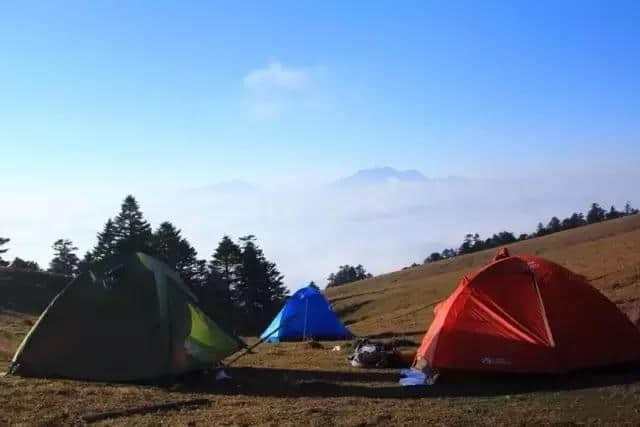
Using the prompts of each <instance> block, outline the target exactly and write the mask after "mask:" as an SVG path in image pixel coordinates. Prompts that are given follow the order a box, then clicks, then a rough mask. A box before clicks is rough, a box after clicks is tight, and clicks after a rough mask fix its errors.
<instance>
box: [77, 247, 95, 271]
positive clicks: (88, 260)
mask: <svg viewBox="0 0 640 427" xmlns="http://www.w3.org/2000/svg"><path fill="white" fill-rule="evenodd" d="M93 261H94V259H93V253H92V252H91V251H87V252H85V254H84V257H83V258H82V260H81V261H80V262H79V263H78V273H85V272H87V271H89V267H91V264H92V263H93Z"/></svg>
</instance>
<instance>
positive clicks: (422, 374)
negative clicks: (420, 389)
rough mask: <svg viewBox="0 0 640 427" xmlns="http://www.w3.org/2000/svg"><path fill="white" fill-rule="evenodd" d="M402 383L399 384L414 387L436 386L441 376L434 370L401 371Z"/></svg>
mask: <svg viewBox="0 0 640 427" xmlns="http://www.w3.org/2000/svg"><path fill="white" fill-rule="evenodd" d="M400 376H401V377H402V378H400V381H398V383H399V384H400V385H401V386H414V385H434V384H435V383H436V381H437V380H438V377H439V376H440V374H439V373H438V371H436V370H433V369H429V368H426V369H423V370H418V369H401V370H400Z"/></svg>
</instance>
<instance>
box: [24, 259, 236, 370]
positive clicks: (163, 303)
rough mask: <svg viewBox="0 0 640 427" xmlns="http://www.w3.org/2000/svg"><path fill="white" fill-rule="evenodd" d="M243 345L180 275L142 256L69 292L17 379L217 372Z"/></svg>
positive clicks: (99, 271)
mask: <svg viewBox="0 0 640 427" xmlns="http://www.w3.org/2000/svg"><path fill="white" fill-rule="evenodd" d="M242 346H243V343H242V342H241V341H240V340H239V339H237V338H235V337H233V336H231V335H228V334H227V333H225V332H224V331H222V330H221V329H220V328H219V327H218V326H217V325H216V324H215V323H214V322H213V321H212V320H211V319H210V318H209V317H207V316H206V315H205V314H204V313H203V312H202V311H201V310H200V309H199V308H198V303H197V299H196V297H195V296H194V295H193V294H192V293H191V291H190V290H189V289H188V288H187V286H186V285H185V284H184V283H183V282H182V280H181V279H180V277H179V276H178V274H177V273H176V272H174V271H172V270H171V269H170V268H169V267H168V266H167V265H165V264H163V263H162V262H160V261H158V260H156V259H154V258H152V257H150V256H148V255H145V254H142V253H136V254H134V255H131V256H129V257H123V258H122V259H120V260H118V261H117V262H112V263H110V264H109V265H98V266H96V267H92V268H91V270H89V271H88V272H86V273H83V274H81V275H80V276H78V277H77V278H76V279H74V280H73V281H72V282H71V283H69V284H68V285H67V287H66V288H65V289H64V290H62V292H60V293H59V294H58V295H57V296H56V297H55V298H54V300H53V301H52V302H51V304H50V305H49V307H47V309H46V310H45V311H44V313H43V314H42V315H41V316H40V319H38V321H37V322H36V324H35V325H34V326H33V328H32V329H31V331H30V332H29V334H28V335H27V336H26V337H25V339H24V341H23V342H22V344H21V345H20V347H19V348H18V350H17V352H16V354H15V356H14V357H13V365H12V366H13V372H14V373H17V374H20V375H28V376H40V377H66V378H77V379H87V380H102V381H132V380H145V379H151V378H157V377H162V376H168V375H176V374H181V373H184V372H188V371H193V370H199V369H203V368H209V367H212V366H213V365H214V364H215V363H216V362H218V361H220V360H221V359H223V358H224V357H227V356H229V355H230V354H232V353H234V352H236V351H237V350H238V349H240V348H241V347H242Z"/></svg>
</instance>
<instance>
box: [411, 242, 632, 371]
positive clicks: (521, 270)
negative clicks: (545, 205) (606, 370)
mask: <svg viewBox="0 0 640 427" xmlns="http://www.w3.org/2000/svg"><path fill="white" fill-rule="evenodd" d="M637 360H640V332H639V331H638V328H636V327H635V325H634V324H633V323H631V321H630V320H629V319H628V318H627V316H625V314H624V313H622V312H621V311H620V310H619V309H618V308H617V307H616V305H615V304H614V303H612V302H611V301H610V300H608V299H607V298H606V297H605V296H604V295H602V294H601V293H600V292H598V291H597V290H596V289H595V288H594V287H592V286H591V285H589V283H588V282H587V281H586V280H585V279H584V278H583V277H582V276H579V275H577V274H574V273H572V272H571V271H569V270H567V269H566V268H563V267H561V266H559V265H557V264H554V263H553V262H551V261H548V260H545V259H543V258H538V257H533V256H509V253H508V252H507V250H506V249H502V250H501V251H500V253H499V254H498V256H496V257H495V258H494V259H493V261H492V262H491V263H490V264H489V265H487V266H485V267H483V268H481V269H480V270H478V271H477V272H475V273H474V274H473V275H471V276H470V277H466V276H465V277H463V278H462V280H461V281H460V283H459V284H458V287H457V288H456V289H455V290H454V291H453V293H452V294H451V295H450V296H449V297H448V298H447V299H446V300H444V301H442V302H441V303H440V304H438V305H437V306H436V307H435V309H434V319H433V323H432V324H431V326H430V328H429V330H428V331H427V333H426V335H425V336H424V339H423V341H422V345H421V346H420V347H419V349H418V352H417V355H416V359H415V362H414V367H416V368H418V369H422V368H425V367H432V368H436V369H445V370H446V369H452V370H468V371H488V372H523V373H529V372H531V373H559V372H567V371H572V370H576V369H581V368H588V367H597V366H605V365H614V364H622V363H627V362H632V361H637Z"/></svg>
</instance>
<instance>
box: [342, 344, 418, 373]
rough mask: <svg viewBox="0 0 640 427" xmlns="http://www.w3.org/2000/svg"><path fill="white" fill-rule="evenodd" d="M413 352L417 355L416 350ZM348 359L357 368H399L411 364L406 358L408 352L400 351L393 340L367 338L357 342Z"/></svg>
mask: <svg viewBox="0 0 640 427" xmlns="http://www.w3.org/2000/svg"><path fill="white" fill-rule="evenodd" d="M411 354H413V355H415V352H411ZM347 359H348V360H349V361H350V363H351V366H354V367H356V368H397V367H406V366H409V365H410V362H409V363H407V360H406V359H407V357H406V352H401V351H398V350H397V349H396V348H395V347H394V344H393V342H390V343H382V342H374V341H370V340H369V339H366V338H363V339H359V340H358V341H357V342H356V344H355V346H354V348H353V353H351V355H349V357H348V358H347Z"/></svg>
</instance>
